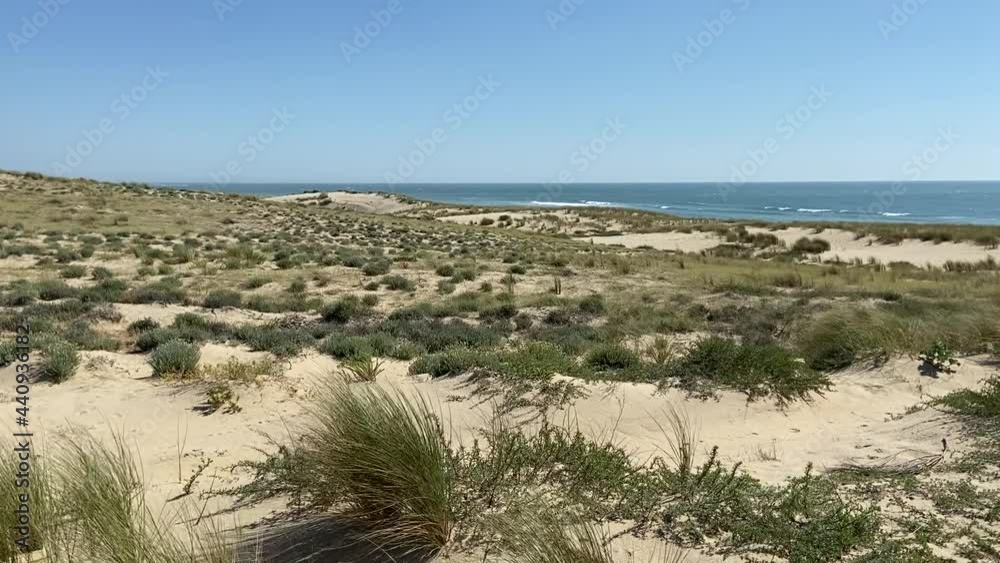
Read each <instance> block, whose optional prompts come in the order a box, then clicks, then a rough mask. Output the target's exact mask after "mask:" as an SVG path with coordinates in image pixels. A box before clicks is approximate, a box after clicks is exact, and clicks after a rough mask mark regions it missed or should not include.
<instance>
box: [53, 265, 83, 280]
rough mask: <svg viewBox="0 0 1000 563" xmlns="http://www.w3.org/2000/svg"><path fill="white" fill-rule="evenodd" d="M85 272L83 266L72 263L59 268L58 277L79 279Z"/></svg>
mask: <svg viewBox="0 0 1000 563" xmlns="http://www.w3.org/2000/svg"><path fill="white" fill-rule="evenodd" d="M86 274H87V268H85V267H83V266H78V265H73V266H66V267H64V268H63V269H61V270H59V277H61V278H63V279H68V280H75V279H80V278H82V277H83V276H85V275H86Z"/></svg>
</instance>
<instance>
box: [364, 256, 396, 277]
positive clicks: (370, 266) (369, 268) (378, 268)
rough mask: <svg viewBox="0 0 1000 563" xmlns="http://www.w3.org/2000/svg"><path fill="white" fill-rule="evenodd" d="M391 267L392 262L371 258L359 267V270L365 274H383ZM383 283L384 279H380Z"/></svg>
mask: <svg viewBox="0 0 1000 563" xmlns="http://www.w3.org/2000/svg"><path fill="white" fill-rule="evenodd" d="M391 269H392V263H391V262H389V261H388V260H385V259H379V260H372V261H371V262H368V263H367V264H365V265H364V267H362V268H361V272H362V273H364V275H366V276H384V275H385V274H388V273H389V270H391ZM382 281H383V283H384V282H385V280H382Z"/></svg>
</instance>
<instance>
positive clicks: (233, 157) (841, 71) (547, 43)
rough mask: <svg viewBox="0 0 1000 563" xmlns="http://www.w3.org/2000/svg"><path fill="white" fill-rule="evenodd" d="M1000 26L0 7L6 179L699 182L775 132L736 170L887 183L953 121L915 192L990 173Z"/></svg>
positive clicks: (889, 10) (988, 14) (205, 2)
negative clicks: (14, 175)
mask: <svg viewBox="0 0 1000 563" xmlns="http://www.w3.org/2000/svg"><path fill="white" fill-rule="evenodd" d="M46 3H50V4H52V5H50V6H48V9H49V11H50V12H51V13H53V14H54V15H51V16H49V15H47V14H45V13H44V8H45V6H44V5H45V4H46ZM53 6H55V7H53ZM56 7H57V8H56ZM894 7H895V8H898V11H897V12H896V18H895V24H900V25H895V24H893V20H892V18H893V14H894ZM725 10H728V12H725ZM373 11H374V12H375V13H376V15H373V13H372V12H373ZM391 11H395V12H396V13H395V14H392V13H390V12H391ZM906 11H909V12H910V14H906V13H905V12H906ZM39 14H41V15H39ZM220 14H221V16H220ZM379 14H380V15H379ZM386 14H388V15H389V16H391V19H387V18H386ZM43 16H44V17H43ZM23 18H27V20H28V21H29V22H30V20H32V19H34V20H35V23H34V24H32V23H29V24H28V25H27V26H26V24H25V20H24V19H23ZM377 19H381V20H382V22H384V23H379V22H378V21H376V20H377ZM998 19H1000V3H997V2H996V1H995V0H925V1H924V2H923V3H921V2H919V1H918V0H908V1H907V2H904V1H902V0H838V1H837V2H818V1H805V0H698V1H679V0H676V1H667V0H575V1H574V0H562V2H561V3H560V1H559V0H492V1H487V0H370V1H369V0H353V1H347V0H336V1H326V2H321V1H314V0H301V1H284V2H279V1H277V0H242V2H239V1H238V0H228V2H227V0H216V1H215V2H213V0H171V1H169V2H166V1H152V0H127V1H126V0H120V1H119V0H91V1H83V0H42V1H41V2H39V1H38V0H32V1H19V2H4V3H3V4H2V5H0V31H2V32H3V33H4V44H3V45H2V46H0V52H2V55H0V74H2V75H3V76H4V77H5V86H4V88H3V89H2V92H3V93H2V94H0V101H2V103H0V123H2V124H3V125H2V126H3V127H4V128H5V129H6V130H7V134H5V135H2V136H0V168H6V169H16V170H39V171H42V172H46V173H57V172H62V173H63V175H71V176H87V177H99V178H108V179H119V180H145V181H173V182H209V181H212V178H213V177H216V178H218V177H221V176H219V175H220V174H221V173H222V172H223V171H225V170H226V168H227V167H232V166H233V165H235V167H233V168H231V170H230V172H233V171H235V172H233V173H232V174H230V173H229V172H227V174H229V180H231V181H234V182H268V181H286V182H362V181H368V182H380V181H384V180H385V179H386V174H387V173H390V174H395V175H396V178H397V179H402V180H405V181H411V182H462V181H469V182H491V181H492V182H510V181H526V182H532V181H553V180H555V179H556V178H557V177H558V175H559V174H560V173H561V172H562V171H566V170H569V171H571V173H572V180H573V181H580V182H583V181H592V182H598V181H717V180H727V179H729V178H730V177H731V175H732V170H733V167H739V166H740V165H741V163H744V162H745V161H746V160H747V159H748V158H750V156H751V155H752V153H753V151H755V150H756V151H758V152H757V154H761V153H760V152H759V150H760V148H761V147H763V146H764V145H765V143H766V142H767V141H768V140H769V139H774V140H775V141H776V143H775V144H776V145H777V150H773V151H771V152H770V153H768V156H767V161H766V163H764V164H763V165H760V166H758V167H757V170H755V173H754V174H753V175H752V177H751V178H750V179H751V180H753V181H782V180H850V179H900V178H903V177H905V176H904V173H903V169H904V165H905V163H907V162H908V161H909V160H910V159H911V158H912V157H913V156H914V155H919V154H922V153H923V152H924V151H926V150H928V149H929V148H931V147H934V144H935V141H936V140H937V138H938V137H939V135H940V133H939V131H941V130H944V129H947V128H950V129H951V132H952V134H953V136H954V137H956V140H955V141H954V144H953V146H950V147H949V149H948V150H947V152H946V153H944V154H940V155H939V156H940V158H938V159H937V160H936V162H935V163H934V165H933V166H930V167H928V169H927V170H926V173H925V174H924V176H923V179H997V178H1000V138H998V133H1000V109H998V107H997V102H998V100H1000V56H998V54H1000V34H998V33H996V32H995V22H996V21H997V20H998ZM712 20H717V21H716V22H714V23H713V21H712ZM880 21H882V22H885V23H883V24H882V25H881V26H880ZM42 22H44V23H43V24H42V25H36V24H38V23H42ZM706 22H707V23H706ZM887 25H894V26H895V27H892V28H890V27H887ZM366 26H367V28H368V29H369V31H373V32H375V33H371V34H366V33H365V32H364V29H365V27H366ZM356 28H357V29H361V30H362V34H363V36H362V37H358V36H357V32H356ZM713 31H714V33H713ZM702 32H704V33H702ZM699 33H701V36H700V39H701V45H700V46H699V48H700V51H699V50H698V49H699V48H694V47H691V48H690V50H688V47H689V43H690V42H691V41H693V42H695V43H697V42H698V40H699ZM29 36H30V37H29ZM345 45H351V46H352V47H350V48H347V49H346V50H347V51H350V52H349V53H348V54H347V56H345ZM682 56H683V57H687V58H686V59H681V58H679V57H682ZM679 61H680V63H679ZM679 66H680V67H682V68H679ZM157 69H158V70H157ZM151 71H152V74H150V72H151ZM481 83H491V84H492V86H490V87H489V88H486V87H484V86H480V84H481ZM144 84H145V85H144ZM477 88H478V89H477ZM814 88H825V90H826V91H828V92H829V93H830V94H831V95H830V96H829V98H828V99H826V100H825V101H823V102H820V101H819V100H818V99H816V98H813V99H812V100H810V96H811V92H812V91H813V89H814ZM477 93H478V94H479V97H478V98H476V95H477ZM122 96H125V97H126V99H124V100H123V99H122ZM133 96H134V98H133ZM139 98H142V99H141V101H138V99H139ZM810 101H811V102H812V103H813V106H814V108H813V109H811V110H809V111H808V112H807V113H801V114H800V115H808V119H806V120H804V121H799V122H798V125H797V126H796V127H795V128H794V134H793V135H792V136H791V137H787V136H786V135H785V134H784V133H782V132H779V130H780V129H779V128H780V125H779V121H781V120H782V119H783V118H784V117H785V116H786V114H793V115H794V113H795V112H796V110H800V106H803V105H804V104H808V103H809V102H810ZM456 104H459V111H456V109H455V108H454V106H455V105H456ZM462 104H466V108H473V109H472V111H469V110H468V109H465V110H461V105H462ZM126 108H127V113H126ZM275 112H277V113H278V114H283V115H284V118H283V119H279V118H276V117H274V116H275ZM449 112H450V113H449ZM615 119H617V120H618V123H620V124H621V125H622V126H621V127H619V128H618V129H617V131H615V132H611V131H610V130H609V129H608V126H607V123H608V120H612V121H614V120H615ZM102 121H103V123H102ZM102 124H103V125H104V126H105V127H106V129H107V131H108V132H107V133H100V134H99V135H98V133H97V132H99V131H100V128H101V127H102ZM786 126H787V122H786ZM279 128H280V130H279ZM95 130H96V131H97V132H95ZM262 130H263V131H262ZM85 131H90V133H89V134H88V133H85ZM602 135H603V139H602ZM248 138H249V139H251V140H250V141H248ZM417 140H422V141H421V143H422V144H421V143H416V142H415V141H417ZM265 141H266V142H265ZM255 145H256V146H255ZM581 146H584V147H585V146H592V147H593V149H594V150H592V151H590V152H589V153H588V152H587V151H583V154H584V155H585V156H584V157H582V158H583V159H585V160H586V161H587V165H586V167H584V166H582V165H581V164H580V162H582V159H581ZM88 148H89V150H88ZM771 148H772V149H773V148H775V147H774V145H772V146H771ZM77 149H80V150H77ZM596 149H600V151H596ZM414 151H419V152H420V153H421V154H419V155H415V154H414ZM595 151H596V152H595ZM748 151H750V152H748ZM70 153H75V154H76V156H75V157H74V156H72V155H70ZM83 153H87V154H86V155H85V156H84V155H83ZM251 157H252V158H251ZM401 159H402V160H403V161H408V164H410V167H406V166H405V165H401V164H400V160H401ZM57 164H58V166H57ZM236 170H238V171H236ZM213 175H214V176H213Z"/></svg>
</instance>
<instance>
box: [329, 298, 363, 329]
mask: <svg viewBox="0 0 1000 563" xmlns="http://www.w3.org/2000/svg"><path fill="white" fill-rule="evenodd" d="M363 311H364V307H363V306H362V303H361V300H360V299H358V297H357V296H355V295H345V296H343V297H341V298H340V299H338V300H337V301H335V302H333V303H331V304H329V305H327V306H326V307H324V308H323V310H321V311H320V316H322V318H323V320H324V321H325V322H328V323H341V324H343V323H346V322H349V321H350V320H351V319H352V318H355V317H357V316H358V315H359V314H361V313H362V312H363Z"/></svg>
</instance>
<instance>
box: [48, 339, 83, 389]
mask: <svg viewBox="0 0 1000 563" xmlns="http://www.w3.org/2000/svg"><path fill="white" fill-rule="evenodd" d="M79 367H80V353H79V352H77V350H76V347H75V346H73V345H72V344H70V343H68V342H63V341H56V342H53V343H51V344H49V345H48V347H47V348H46V350H45V357H44V358H43V359H42V361H41V364H40V365H39V368H40V371H41V374H42V376H43V377H45V378H47V379H49V380H51V381H54V382H56V383H62V382H64V381H66V380H67V379H69V378H70V377H73V375H74V374H75V373H76V370H77V368H79Z"/></svg>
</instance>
